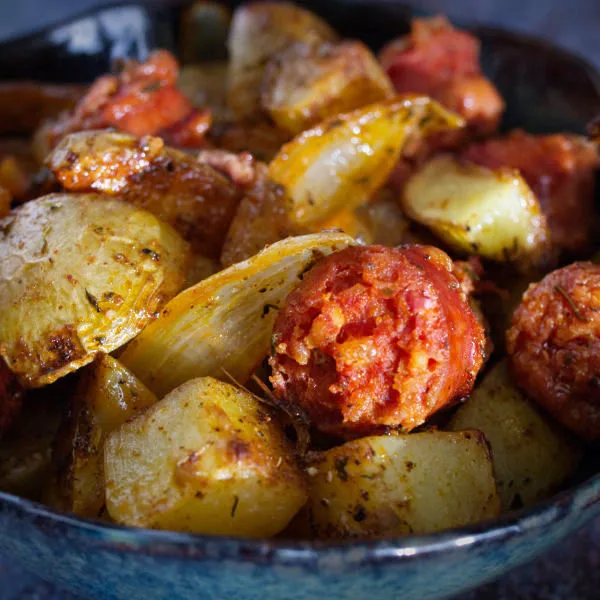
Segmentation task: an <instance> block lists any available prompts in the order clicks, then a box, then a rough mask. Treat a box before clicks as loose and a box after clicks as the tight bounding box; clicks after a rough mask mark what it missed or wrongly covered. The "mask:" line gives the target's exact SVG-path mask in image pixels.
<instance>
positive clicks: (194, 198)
mask: <svg viewBox="0 0 600 600" xmlns="http://www.w3.org/2000/svg"><path fill="white" fill-rule="evenodd" d="M46 165H47V166H48V168H50V170H51V171H52V172H53V173H54V175H55V176H56V178H57V179H58V180H59V181H60V183H61V184H62V185H63V186H64V187H65V189H66V190H68V191H74V192H86V191H95V192H103V193H104V194H108V195H111V196H118V197H119V198H122V199H123V200H127V201H128V202H131V203H132V204H135V205H136V206H139V207H140V208H145V209H146V210H149V211H150V212H151V213H152V214H154V215H156V216H157V217H159V218H160V219H163V220H164V221H166V222H167V223H169V224H170V225H172V226H173V227H174V228H175V229H176V230H177V231H178V232H179V233H180V234H181V235H182V236H183V237H184V238H185V239H186V240H188V241H189V242H190V243H191V245H192V249H193V250H194V251H195V252H198V253H201V254H204V255H206V256H208V257H210V258H217V257H218V256H219V254H220V252H221V246H222V244H223V239H224V237H225V234H226V233H227V229H228V227H229V224H230V223H231V220H232V219H233V215H234V213H235V209H236V207H237V204H238V201H239V197H238V192H237V190H236V187H235V185H234V184H233V183H232V182H231V181H229V180H228V179H227V178H226V177H224V176H223V175H221V174H220V173H218V172H217V171H216V170H215V169H213V168H211V167H210V166H208V165H206V164H202V163H199V162H198V161H196V160H195V159H194V158H193V157H191V156H189V155H188V154H185V153H183V152H180V151H178V150H174V149H173V148H169V147H166V146H165V145H164V143H163V141H162V140H161V139H160V138H157V137H150V136H146V137H143V138H137V137H135V136H132V135H129V134H127V133H117V132H111V131H104V130H103V131H82V132H79V133H72V134H69V135H67V136H65V137H64V138H63V139H62V140H61V142H60V143H59V144H58V146H57V147H56V148H55V149H54V150H53V151H52V152H51V153H50V154H49V156H48V157H47V159H46Z"/></svg>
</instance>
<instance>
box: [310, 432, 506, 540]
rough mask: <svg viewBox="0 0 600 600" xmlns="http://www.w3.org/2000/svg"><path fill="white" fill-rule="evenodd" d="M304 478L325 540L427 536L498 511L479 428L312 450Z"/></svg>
mask: <svg viewBox="0 0 600 600" xmlns="http://www.w3.org/2000/svg"><path fill="white" fill-rule="evenodd" d="M307 473H308V475H309V477H308V493H309V500H308V504H307V509H308V513H309V518H310V522H311V524H312V528H313V530H314V533H315V535H317V537H320V538H328V539H337V538H356V537H369V538H373V537H389V536H398V535H407V534H411V533H430V532H434V531H439V530H441V529H447V528H450V527H458V526H460V525H466V524H468V523H475V522H477V521H481V520H483V519H486V518H490V517H494V516H496V515H497V514H498V513H499V510H500V501H499V498H498V495H497V492H496V483H495V481H494V473H493V469H492V461H491V456H490V452H489V448H488V446H487V444H486V441H485V438H484V437H483V435H482V434H481V433H479V432H477V431H465V432H460V433H447V432H439V431H429V432H424V433H414V434H408V435H398V436H374V437H367V438H362V439H359V440H356V441H353V442H347V443H346V444H344V445H342V446H339V447H337V448H333V449H332V450H328V451H326V452H322V453H315V454H314V455H313V456H312V460H311V462H310V464H309V466H308V468H307Z"/></svg>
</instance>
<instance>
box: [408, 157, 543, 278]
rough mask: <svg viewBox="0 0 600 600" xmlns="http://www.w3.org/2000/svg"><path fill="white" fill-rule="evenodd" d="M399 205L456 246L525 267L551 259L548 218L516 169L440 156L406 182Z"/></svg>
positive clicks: (456, 247) (416, 219)
mask: <svg viewBox="0 0 600 600" xmlns="http://www.w3.org/2000/svg"><path fill="white" fill-rule="evenodd" d="M402 206H403V208H404V210H405V212H406V214H407V215H408V216H409V217H411V218H413V219H414V220H415V221H417V222H418V223H421V224H422V225H425V226H427V227H429V228H430V229H431V230H432V231H433V232H434V233H435V234H436V235H437V236H438V237H439V238H441V239H442V240H444V241H445V242H446V243H447V244H449V245H450V246H451V247H452V248H453V249H454V250H457V251H461V252H467V253H470V254H478V255H479V256H482V257H484V258H488V259H490V260H496V261H503V262H504V261H509V262H517V263H520V264H522V265H524V266H526V267H529V266H536V265H537V264H539V263H544V262H547V261H548V260H549V259H550V232H549V229H548V225H547V222H546V217H545V216H544V214H543V212H542V210H541V207H540V204H539V202H538V200H537V198H536V197H535V194H534V193H533V192H532V191H531V189H530V187H529V186H528V185H527V183H526V182H525V180H524V179H523V178H522V177H521V176H520V175H519V173H518V172H517V171H516V170H514V169H501V170H498V171H492V170H489V169H486V168H484V167H479V166H477V165H473V164H463V163H461V162H459V161H457V160H456V159H455V158H453V157H451V156H448V155H442V156H438V157H436V158H433V159H432V160H430V161H429V162H428V163H427V164H426V165H424V166H423V167H422V168H421V169H420V170H419V171H417V172H416V173H415V174H414V175H413V176H412V177H411V178H410V179H409V180H408V182H407V183H406V186H405V187H404V190H403V196H402Z"/></svg>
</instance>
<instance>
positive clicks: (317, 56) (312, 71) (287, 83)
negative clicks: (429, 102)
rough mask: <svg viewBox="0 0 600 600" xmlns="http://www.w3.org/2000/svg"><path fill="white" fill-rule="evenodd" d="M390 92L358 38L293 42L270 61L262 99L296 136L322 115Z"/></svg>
mask: <svg viewBox="0 0 600 600" xmlns="http://www.w3.org/2000/svg"><path fill="white" fill-rule="evenodd" d="M393 95H394V86H393V85H392V82H391V80H390V78H389V77H388V76H387V74H386V73H385V71H384V70H383V69H382V68H381V65H380V64H379V63H378V62H377V59H376V58H375V56H374V55H373V53H372V52H371V51H370V50H369V49H368V48H367V47H366V46H365V45H364V44H363V43H362V42H358V41H344V42H341V43H338V44H334V43H323V44H319V45H314V44H313V45H309V44H305V43H301V42H298V43H296V44H292V45H291V46H289V47H287V48H286V49H284V50H283V51H282V52H280V53H279V54H277V55H276V56H275V57H274V58H273V59H272V60H271V61H270V62H269V64H268V66H267V68H266V71H265V76H264V79H263V82H262V95H261V102H262V105H263V107H264V108H265V110H267V111H268V113H269V114H270V115H271V118H272V119H273V121H275V123H277V125H279V127H281V128H282V129H284V130H286V131H289V132H290V133H291V134H293V135H297V134H298V133H300V132H302V131H304V130H305V129H308V128H309V127H312V126H313V125H315V124H317V123H318V122H319V121H322V120H323V119H326V118H328V117H333V116H335V115H338V114H340V113H345V112H349V111H352V110H355V109H357V108H360V107H361V106H366V105H368V104H372V103H374V102H379V101H381V100H385V99H386V98H390V97H392V96H393Z"/></svg>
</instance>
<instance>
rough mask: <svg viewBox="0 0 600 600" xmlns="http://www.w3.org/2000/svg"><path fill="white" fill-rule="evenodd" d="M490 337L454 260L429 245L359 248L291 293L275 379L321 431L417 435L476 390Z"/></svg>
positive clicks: (281, 324)
mask: <svg viewBox="0 0 600 600" xmlns="http://www.w3.org/2000/svg"><path fill="white" fill-rule="evenodd" d="M484 345H485V335H484V331H483V328H482V326H481V324H480V323H479V321H478V320H477V318H476V317H475V315H474V314H473V312H472V310H471V309H470V307H469V305H468V300H467V295H466V293H465V292H464V290H463V289H462V288H461V284H460V282H459V280H458V279H457V277H456V275H455V274H454V266H453V264H452V261H451V260H450V258H449V257H448V256H447V255H446V254H445V253H444V252H442V251H441V250H438V249H437V248H433V247H430V246H419V245H407V246H403V247H400V248H388V247H384V246H355V247H352V248H347V249H345V250H342V251H341V252H338V253H335V254H332V255H330V256H329V257H327V258H325V259H324V260H323V261H322V262H320V263H319V264H318V265H317V266H316V267H314V268H313V269H312V270H311V271H309V273H308V274H307V275H306V276H305V278H304V279H303V281H302V283H301V284H300V285H299V286H298V287H297V288H296V289H295V290H294V291H293V292H292V293H291V294H290V295H289V296H288V298H287V300H286V303H285V305H284V306H283V308H282V309H281V310H280V312H279V315H278V317H277V320H276V322H275V326H274V334H273V354H272V356H271V358H270V364H271V367H272V370H273V373H272V376H271V383H272V384H273V386H274V390H275V392H276V393H277V394H278V395H279V396H280V397H282V398H283V399H284V400H285V401H286V402H289V403H291V404H293V405H297V406H299V407H300V408H302V409H303V410H304V411H305V412H306V413H307V414H308V416H309V418H310V419H311V421H312V422H313V424H314V425H315V426H316V427H317V428H318V429H320V430H322V431H324V432H326V433H330V434H338V435H341V436H342V437H356V436H360V435H364V434H371V433H375V432H381V431H385V430H387V429H392V428H401V429H403V430H405V431H410V430H411V429H414V428H415V427H417V426H418V425H421V424H422V423H423V422H424V421H425V420H426V419H427V418H428V417H429V416H430V415H431V414H433V413H434V412H435V411H437V410H438V409H440V408H442V407H444V406H446V405H448V404H450V403H452V402H454V401H456V400H458V399H460V398H461V397H463V396H465V395H466V394H468V393H469V391H470V390H471V388H472V386H473V382H474V379H475V376H476V374H477V372H478V370H479V368H480V367H481V364H482V361H483V354H484Z"/></svg>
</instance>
